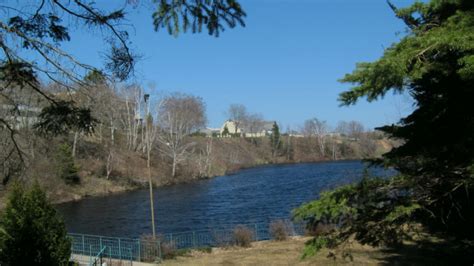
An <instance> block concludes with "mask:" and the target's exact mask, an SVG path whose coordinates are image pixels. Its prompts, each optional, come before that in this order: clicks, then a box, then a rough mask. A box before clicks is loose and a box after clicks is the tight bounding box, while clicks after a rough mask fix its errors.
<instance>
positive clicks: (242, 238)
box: [233, 225, 254, 247]
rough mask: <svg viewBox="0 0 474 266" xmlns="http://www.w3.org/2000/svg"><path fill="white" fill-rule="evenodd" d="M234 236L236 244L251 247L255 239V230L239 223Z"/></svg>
mask: <svg viewBox="0 0 474 266" xmlns="http://www.w3.org/2000/svg"><path fill="white" fill-rule="evenodd" d="M233 238H234V239H233V240H234V244H235V245H236V246H240V247H250V244H251V243H252V241H253V239H254V232H253V231H252V230H250V229H249V228H248V227H246V226H244V225H237V226H236V227H235V228H234V231H233Z"/></svg>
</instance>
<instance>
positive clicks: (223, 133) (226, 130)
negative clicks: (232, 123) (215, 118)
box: [222, 125, 229, 137]
mask: <svg viewBox="0 0 474 266" xmlns="http://www.w3.org/2000/svg"><path fill="white" fill-rule="evenodd" d="M228 135H229V128H227V125H225V126H224V130H222V136H223V137H227V136H228Z"/></svg>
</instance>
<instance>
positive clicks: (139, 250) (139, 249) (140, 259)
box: [137, 239, 142, 261]
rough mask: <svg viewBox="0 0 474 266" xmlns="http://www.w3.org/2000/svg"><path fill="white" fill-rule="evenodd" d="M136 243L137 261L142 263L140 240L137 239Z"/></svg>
mask: <svg viewBox="0 0 474 266" xmlns="http://www.w3.org/2000/svg"><path fill="white" fill-rule="evenodd" d="M137 242H138V261H142V254H141V249H142V244H141V242H140V239H137Z"/></svg>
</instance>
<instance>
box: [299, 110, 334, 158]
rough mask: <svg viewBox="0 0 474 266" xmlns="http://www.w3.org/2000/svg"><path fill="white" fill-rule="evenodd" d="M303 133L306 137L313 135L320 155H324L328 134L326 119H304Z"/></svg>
mask: <svg viewBox="0 0 474 266" xmlns="http://www.w3.org/2000/svg"><path fill="white" fill-rule="evenodd" d="M303 133H304V134H305V135H306V136H307V137H310V138H312V137H315V138H316V140H317V145H318V148H319V152H320V154H321V156H323V157H324V156H325V155H326V136H327V134H328V125H327V123H326V121H322V120H319V119H317V118H312V119H309V120H306V121H305V123H304V127H303Z"/></svg>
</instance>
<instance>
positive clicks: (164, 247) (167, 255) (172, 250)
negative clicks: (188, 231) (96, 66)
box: [160, 241, 178, 260]
mask: <svg viewBox="0 0 474 266" xmlns="http://www.w3.org/2000/svg"><path fill="white" fill-rule="evenodd" d="M160 245H161V257H162V258H163V259H164V260H170V259H174V258H176V256H178V249H177V248H176V244H175V243H174V242H173V241H161V242H160Z"/></svg>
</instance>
